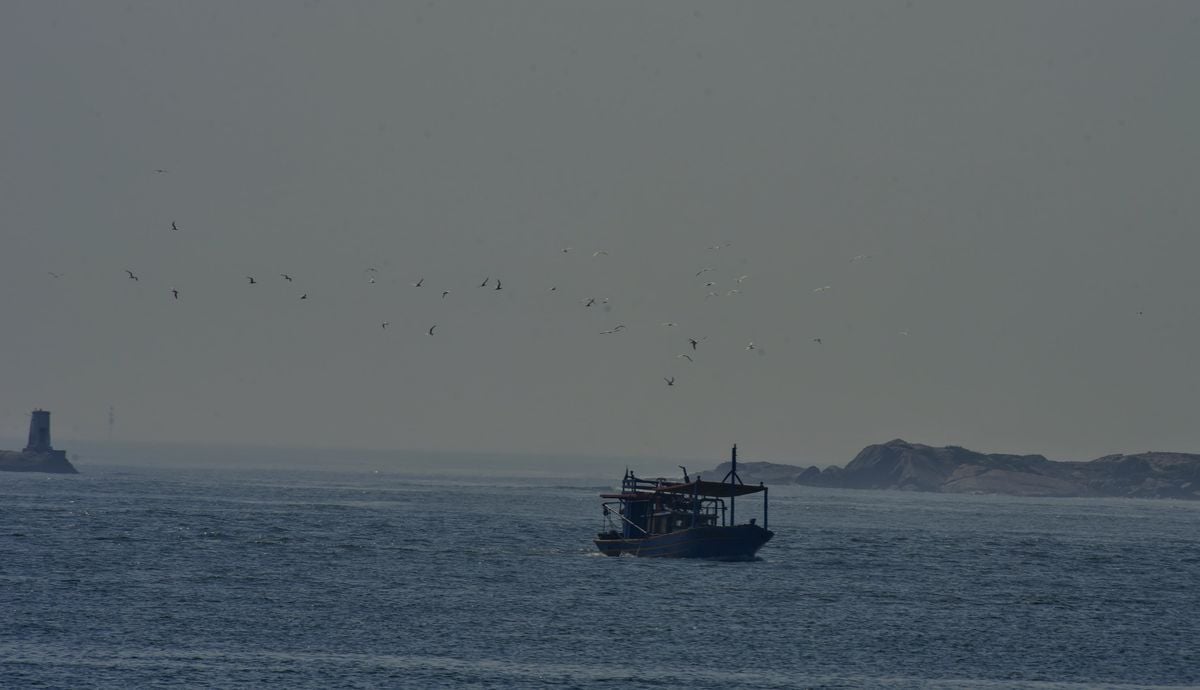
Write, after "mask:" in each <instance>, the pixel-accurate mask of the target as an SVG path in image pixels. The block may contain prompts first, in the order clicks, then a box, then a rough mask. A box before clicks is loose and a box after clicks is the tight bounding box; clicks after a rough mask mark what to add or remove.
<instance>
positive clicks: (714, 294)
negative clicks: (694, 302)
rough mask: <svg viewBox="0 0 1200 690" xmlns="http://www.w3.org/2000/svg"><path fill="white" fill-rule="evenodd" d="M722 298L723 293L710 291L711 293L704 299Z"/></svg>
mask: <svg viewBox="0 0 1200 690" xmlns="http://www.w3.org/2000/svg"><path fill="white" fill-rule="evenodd" d="M720 296H721V293H719V292H712V291H709V293H708V294H707V295H705V296H704V299H708V298H709V297H720Z"/></svg>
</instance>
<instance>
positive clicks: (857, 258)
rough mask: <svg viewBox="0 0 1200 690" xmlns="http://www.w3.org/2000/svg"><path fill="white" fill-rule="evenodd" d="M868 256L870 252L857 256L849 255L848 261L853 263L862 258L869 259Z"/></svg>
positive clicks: (869, 256)
mask: <svg viewBox="0 0 1200 690" xmlns="http://www.w3.org/2000/svg"><path fill="white" fill-rule="evenodd" d="M869 258H871V255H870V254H859V255H857V256H852V257H850V263H854V262H855V261H862V260H864V259H869Z"/></svg>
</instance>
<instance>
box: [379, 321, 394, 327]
mask: <svg viewBox="0 0 1200 690" xmlns="http://www.w3.org/2000/svg"><path fill="white" fill-rule="evenodd" d="M389 323H391V322H390V321H384V322H383V323H381V324H379V327H380V328H387V327H388V324H389Z"/></svg>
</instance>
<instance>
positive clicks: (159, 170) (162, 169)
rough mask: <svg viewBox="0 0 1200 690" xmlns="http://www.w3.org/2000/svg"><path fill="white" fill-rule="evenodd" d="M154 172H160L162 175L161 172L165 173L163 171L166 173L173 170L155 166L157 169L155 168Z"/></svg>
mask: <svg viewBox="0 0 1200 690" xmlns="http://www.w3.org/2000/svg"><path fill="white" fill-rule="evenodd" d="M154 172H156V173H158V174H159V175H161V174H163V173H165V172H171V171H170V170H166V169H164V168H155V169H154Z"/></svg>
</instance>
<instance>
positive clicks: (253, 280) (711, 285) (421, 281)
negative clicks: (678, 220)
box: [50, 170, 907, 387]
mask: <svg viewBox="0 0 1200 690" xmlns="http://www.w3.org/2000/svg"><path fill="white" fill-rule="evenodd" d="M155 172H159V173H165V172H166V170H156V171H155ZM170 231H171V232H184V230H183V229H182V228H181V227H180V226H179V224H178V222H176V221H174V220H173V221H171V223H170ZM731 246H732V243H731V242H722V243H718V244H715V245H710V246H708V247H706V249H707V250H708V251H714V252H715V251H720V250H724V249H727V248H729V247H731ZM560 251H561V253H563V254H571V253H572V252H574V249H573V248H571V247H566V248H563V249H561V250H560ZM585 255H586V253H585ZM607 256H609V252H608V251H607V250H604V249H598V250H595V251H593V252H592V253H591V257H592V259H594V260H602V259H603V258H604V257H607ZM869 258H871V257H870V256H869V255H864V254H860V255H857V256H854V257H853V258H851V259H850V262H851V263H856V262H859V261H864V260H866V259H869ZM717 270H718V267H717V266H716V265H704V266H701V267H700V268H699V269H698V270H697V271H696V272H695V277H696V278H701V277H706V274H710V273H712V274H713V275H717V274H716V273H713V272H715V271H717ZM125 274H126V279H127V280H129V281H133V282H139V281H140V280H141V278H140V277H139V276H138V275H137V273H135V272H134V271H133V270H132V269H128V268H127V269H125ZM50 275H51V276H52V277H54V278H59V277H61V274H58V273H54V272H50ZM363 275H364V276H365V278H366V282H367V283H368V284H371V285H374V284H375V283H376V282H377V279H378V276H379V270H378V269H377V268H375V267H373V266H368V267H366V268H365V269H363ZM750 278H751V277H750V275H740V276H738V277H737V278H736V279H734V280H733V287H731V288H730V289H728V290H724V292H721V291H719V290H721V288H719V287H718V283H717V281H716V280H704V282H703V283H702V287H703V288H705V289H706V290H707V294H706V295H705V299H708V298H713V297H719V296H721V295H726V296H734V295H738V294H740V293H741V288H742V285H743V284H744V283H745V282H746V281H748V280H750ZM245 279H246V285H247V287H252V286H258V285H260V284H261V282H262V281H260V280H259V278H258V277H256V276H254V275H247V276H245ZM278 279H280V280H282V281H285V282H287V283H293V282H294V278H293V276H292V274H290V273H279V274H278ZM425 282H426V281H425V277H424V276H420V277H418V278H417V280H415V281H413V282H411V283H409V285H410V286H411V288H412V289H427V288H425V287H424V286H425ZM477 287H478V289H485V290H490V291H493V292H495V291H501V290H504V283H503V282H502V281H501V279H500V278H493V276H485V277H484V279H483V280H482V281H481V282H479V283H478V286H477ZM831 289H832V286H830V285H822V286H820V287H817V288H815V289H813V292H815V293H824V292H827V291H829V290H831ZM438 291H440V293H441V297H440V298H441V299H442V300H445V299H447V297H449V296H450V295H451V294H452V292H453V291H452V289H451V288H439V289H438ZM557 291H558V286H557V285H551V286H550V287H549V288H548V292H552V293H553V292H557ZM169 293H170V295H171V299H173V300H180V299H181V295H182V293H181V291H180V290H179V289H177V288H175V287H170V288H169ZM298 299H299V300H308V299H309V294H308V292H301V294H299V296H298ZM579 304H581V305H582V308H583V309H591V308H593V307H595V306H596V305H601V306H603V307H605V309H606V310H607V308H608V307H607V305H608V304H609V298H607V297H584V298H581V299H580V300H579ZM390 325H391V322H390V321H387V320H383V321H380V322H379V327H380V328H381V329H384V330H386V329H387V328H388V327H389V326H390ZM661 326H662V327H663V328H668V329H673V328H675V327H676V326H677V324H676V323H675V322H674V321H664V322H661ZM437 329H438V324H437V323H433V324H431V325H429V326H428V328H427V329H425V334H426V335H428V336H429V337H435V336H436V335H437V334H438V331H437ZM627 330H628V329H627V326H626V325H625V324H623V323H619V324H616V325H614V326H612V327H611V328H608V329H606V330H601V331H598V334H599V335H604V336H615V335H618V334H621V333H623V332H626V331H627ZM902 335H907V333H906V332H905V333H902ZM705 340H706V337H704V336H692V337H687V338H686V340H684V339H681V340H680V344H681V345H682V344H683V343H684V342H686V343H687V346H686V347H684V348H682V349H684V351H683V352H679V353H678V354H676V355H675V358H676V359H678V360H686V361H687V362H689V363H694V362H695V356H698V355H697V353H698V352H699V350H700V349H701V348H700V346H701V344H702V343H703V342H704V341H705ZM812 342H814V343H816V344H817V345H821V344H822V342H823V341H822V339H821V338H819V337H816V338H812ZM745 350H746V351H749V352H756V353H757V354H763V352H762V349H761V348H760V347H759V346H757V345H756V344H755V343H754V342H753V341H750V342H748V343H746V345H745ZM662 380H663V382H664V383H665V384H666V386H668V387H674V386H675V385H676V376H675V375H668V376H663V377H662Z"/></svg>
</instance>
